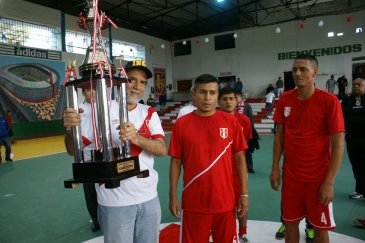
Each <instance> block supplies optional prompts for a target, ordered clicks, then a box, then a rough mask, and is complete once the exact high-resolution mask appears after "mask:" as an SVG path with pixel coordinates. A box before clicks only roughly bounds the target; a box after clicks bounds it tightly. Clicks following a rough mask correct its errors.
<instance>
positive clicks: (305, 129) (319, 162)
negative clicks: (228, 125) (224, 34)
mask: <svg viewBox="0 0 365 243" xmlns="http://www.w3.org/2000/svg"><path fill="white" fill-rule="evenodd" d="M292 70H293V78H294V83H295V85H296V86H297V89H293V90H291V91H288V92H285V93H284V94H283V95H282V96H281V98H280V99H279V101H278V104H277V106H276V111H275V114H274V118H273V120H274V121H275V122H277V123H278V126H277V131H276V134H275V138H274V148H273V162H272V169H271V175H270V183H271V188H272V189H274V190H276V191H278V189H279V186H280V182H281V176H280V157H281V155H282V154H283V153H284V151H285V162H284V169H283V186H282V193H281V200H282V206H283V214H282V218H283V220H284V222H285V242H289V243H294V242H299V227H298V226H299V222H300V221H301V220H302V219H303V218H304V217H306V218H307V219H308V220H309V221H310V222H311V223H312V225H313V228H314V232H315V241H316V242H321V243H328V242H329V238H328V230H332V229H335V228H336V225H335V222H334V219H333V210H332V201H333V197H334V195H333V184H334V181H335V178H336V175H337V173H338V170H339V168H340V165H341V161H342V156H343V150H344V134H343V132H344V123H343V116H342V110H341V104H340V102H339V101H338V99H337V98H336V97H334V96H333V95H331V94H329V93H328V92H325V91H322V90H320V89H317V88H316V87H315V86H314V79H315V77H316V76H317V74H318V61H317V59H316V58H315V57H314V56H312V55H308V54H302V55H299V56H297V58H296V59H295V60H294V63H293V67H292Z"/></svg>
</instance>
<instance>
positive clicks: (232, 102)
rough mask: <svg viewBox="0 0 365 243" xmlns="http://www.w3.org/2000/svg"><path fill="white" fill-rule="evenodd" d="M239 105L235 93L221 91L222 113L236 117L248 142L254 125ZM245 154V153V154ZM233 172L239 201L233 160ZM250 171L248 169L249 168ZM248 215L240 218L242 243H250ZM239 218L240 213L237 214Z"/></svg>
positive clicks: (224, 89)
mask: <svg viewBox="0 0 365 243" xmlns="http://www.w3.org/2000/svg"><path fill="white" fill-rule="evenodd" d="M236 104H237V99H236V96H235V91H234V90H233V89H231V88H223V89H221V90H220V91H219V95H218V105H219V107H220V109H221V111H224V112H227V113H228V114H231V115H234V116H235V117H236V118H237V120H238V122H239V123H240V125H241V128H242V132H243V134H244V137H245V139H246V142H247V141H248V140H249V139H251V138H252V125H251V121H250V118H248V116H246V115H244V114H240V113H238V112H237V111H235V106H236ZM243 149H244V150H243V151H246V149H247V147H245V148H243ZM244 154H245V153H244ZM232 166H233V167H232V172H233V181H234V192H235V197H236V201H238V200H239V197H240V194H241V186H240V181H239V178H238V175H237V170H236V165H235V163H234V160H232ZM247 169H248V168H247ZM247 215H248V213H246V214H245V215H244V216H243V217H238V223H239V228H238V238H239V242H240V243H247V242H249V241H248V239H247V237H246V235H247ZM237 216H238V212H237Z"/></svg>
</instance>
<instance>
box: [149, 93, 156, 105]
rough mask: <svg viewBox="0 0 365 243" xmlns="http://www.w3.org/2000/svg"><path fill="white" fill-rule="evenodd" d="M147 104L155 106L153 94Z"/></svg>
mask: <svg viewBox="0 0 365 243" xmlns="http://www.w3.org/2000/svg"><path fill="white" fill-rule="evenodd" d="M147 105H149V106H151V107H155V99H154V98H152V95H151V94H150V95H149V98H148V99H147Z"/></svg>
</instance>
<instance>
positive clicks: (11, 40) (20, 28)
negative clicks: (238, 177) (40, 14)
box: [0, 18, 60, 50]
mask: <svg viewBox="0 0 365 243" xmlns="http://www.w3.org/2000/svg"><path fill="white" fill-rule="evenodd" d="M0 32H1V39H0V43H5V44H9V45H20V46H27V47H34V48H41V49H48V50H59V49H60V47H59V45H58V40H57V37H58V33H59V32H58V29H56V28H50V27H46V26H41V25H36V24H30V23H26V22H22V21H17V20H12V19H7V18H0Z"/></svg>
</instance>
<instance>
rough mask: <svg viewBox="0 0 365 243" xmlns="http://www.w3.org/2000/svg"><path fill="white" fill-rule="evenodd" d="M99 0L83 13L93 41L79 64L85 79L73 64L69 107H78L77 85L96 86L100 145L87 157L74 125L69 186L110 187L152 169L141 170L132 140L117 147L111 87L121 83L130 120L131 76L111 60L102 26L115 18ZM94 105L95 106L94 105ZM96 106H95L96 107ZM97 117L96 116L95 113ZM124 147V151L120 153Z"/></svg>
mask: <svg viewBox="0 0 365 243" xmlns="http://www.w3.org/2000/svg"><path fill="white" fill-rule="evenodd" d="M95 2H97V1H96V0H86V3H87V6H88V13H87V16H86V17H85V18H84V17H83V16H82V15H81V14H80V16H79V17H80V19H79V21H78V24H79V27H80V28H82V29H87V30H88V31H89V33H90V35H91V45H90V46H89V47H88V48H87V50H86V55H85V59H84V61H83V63H82V65H81V66H80V67H79V72H80V75H81V76H82V78H81V79H76V78H77V77H76V72H75V70H74V68H75V64H74V65H73V66H72V65H69V69H68V71H67V72H68V76H67V79H68V80H67V82H66V83H65V85H66V96H67V97H66V98H67V107H69V108H73V109H75V110H78V108H79V107H78V98H77V89H78V88H85V89H95V90H96V91H95V94H96V102H95V103H96V112H95V114H96V116H97V121H93V123H97V124H98V125H97V134H98V136H97V137H94V139H95V140H97V142H96V148H95V150H93V151H92V152H91V153H92V155H91V158H92V159H91V161H84V151H83V146H82V137H81V134H82V128H81V127H80V125H79V126H76V127H73V128H71V132H72V138H73V148H74V160H75V161H74V162H75V163H73V166H72V169H73V179H69V180H65V181H64V185H65V187H66V188H73V187H75V185H77V183H83V182H88V183H105V187H106V188H116V187H119V186H120V181H121V180H123V179H127V178H130V177H132V176H138V177H148V176H149V171H148V170H140V166H139V159H138V156H132V155H131V152H130V151H131V150H130V142H129V141H127V142H124V143H123V144H122V148H119V147H115V146H114V147H113V143H112V138H111V126H110V116H109V102H110V100H109V99H108V98H109V97H110V96H108V89H109V92H111V89H113V88H114V87H117V90H118V96H119V99H118V104H119V120H120V125H121V124H123V123H124V122H127V121H128V109H127V94H126V85H128V84H127V82H128V81H127V80H128V79H127V76H126V74H125V72H124V69H123V67H121V68H118V75H117V76H114V75H115V73H116V71H117V70H116V67H115V65H114V64H113V63H112V62H111V61H110V59H109V58H108V56H107V53H106V51H105V48H104V44H103V39H102V36H101V30H103V29H105V28H108V27H109V25H110V24H113V25H114V23H112V21H111V20H110V19H109V18H107V17H106V15H105V14H103V13H101V14H99V11H98V9H97V6H96V5H97V4H96V3H95ZM92 107H93V106H92ZM92 110H93V109H92ZM92 117H94V116H92ZM120 151H122V153H120Z"/></svg>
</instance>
